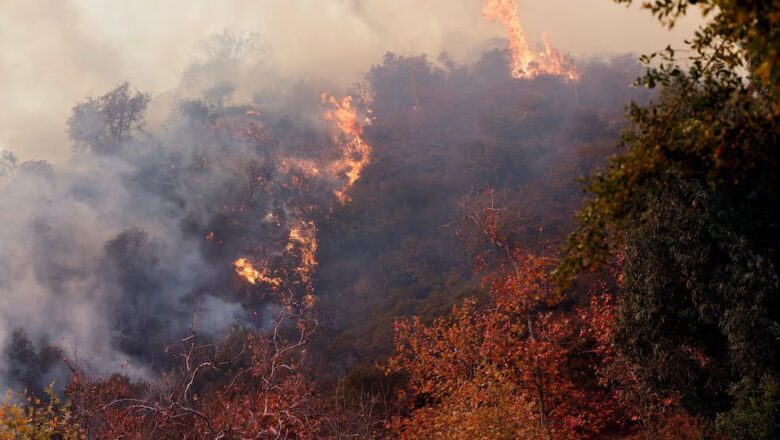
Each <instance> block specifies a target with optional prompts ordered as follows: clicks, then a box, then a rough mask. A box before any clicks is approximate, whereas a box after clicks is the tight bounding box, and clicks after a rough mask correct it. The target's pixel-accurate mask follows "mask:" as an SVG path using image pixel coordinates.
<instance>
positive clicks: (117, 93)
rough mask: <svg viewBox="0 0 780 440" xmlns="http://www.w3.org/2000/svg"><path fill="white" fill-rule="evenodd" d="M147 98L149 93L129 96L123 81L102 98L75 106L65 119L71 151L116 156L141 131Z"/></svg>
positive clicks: (128, 89)
mask: <svg viewBox="0 0 780 440" xmlns="http://www.w3.org/2000/svg"><path fill="white" fill-rule="evenodd" d="M150 99H151V97H150V95H149V94H146V93H141V92H138V91H136V92H135V93H132V92H131V91H130V84H128V83H127V82H125V83H122V84H120V85H119V86H118V87H117V88H115V89H114V90H111V91H110V92H108V93H106V94H105V95H103V96H100V97H98V98H88V99H87V100H86V101H85V102H82V103H80V104H77V105H76V106H75V107H73V110H72V113H71V116H70V118H69V119H68V134H69V135H70V138H71V140H72V141H73V144H74V148H78V149H89V150H90V151H92V152H93V153H96V154H116V153H117V152H118V151H119V149H120V147H121V145H122V143H123V142H126V141H128V140H129V139H131V138H132V137H133V136H134V135H136V134H138V133H141V132H142V131H143V127H144V113H145V112H146V107H147V106H148V105H149V101H150Z"/></svg>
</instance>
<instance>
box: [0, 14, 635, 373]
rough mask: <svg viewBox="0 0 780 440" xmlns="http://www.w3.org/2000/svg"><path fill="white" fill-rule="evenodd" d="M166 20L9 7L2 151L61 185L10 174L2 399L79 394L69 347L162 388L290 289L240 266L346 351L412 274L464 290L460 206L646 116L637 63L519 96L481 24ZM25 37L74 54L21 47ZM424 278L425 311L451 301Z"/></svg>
mask: <svg viewBox="0 0 780 440" xmlns="http://www.w3.org/2000/svg"><path fill="white" fill-rule="evenodd" d="M172 5H173V4H167V7H166V8H165V9H164V10H158V9H156V8H155V6H152V4H151V3H148V2H125V3H122V4H118V5H117V4H113V5H109V4H107V3H106V4H103V3H92V2H86V1H84V2H82V1H75V0H74V1H66V2H50V3H45V4H44V3H40V2H37V3H35V4H32V2H11V3H9V4H8V9H7V12H8V14H4V15H2V16H0V45H2V46H0V48H2V49H6V47H7V48H8V50H0V54H1V55H0V72H2V73H6V72H8V73H9V75H8V76H7V78H8V80H7V81H4V82H3V83H2V84H0V94H2V95H3V96H7V97H8V99H7V100H6V102H7V105H8V106H9V107H10V110H11V111H9V112H3V113H0V115H2V116H0V132H2V133H3V136H4V138H1V139H0V142H2V143H6V144H8V145H5V147H10V149H11V150H14V151H19V152H20V153H21V154H20V156H22V157H23V159H29V158H30V157H36V156H38V155H40V156H41V157H47V158H53V162H54V166H52V165H50V164H49V163H47V162H42V161H29V160H22V159H17V158H15V157H14V156H13V155H9V154H4V155H3V156H2V157H0V206H2V209H1V210H0V225H2V226H0V351H2V355H3V356H4V359H5V361H6V362H2V363H0V385H9V386H15V387H18V386H27V387H35V386H40V385H42V384H43V383H44V382H46V381H48V380H50V379H51V378H52V377H59V378H62V377H64V375H65V372H64V371H63V370H62V367H61V364H58V363H57V362H55V361H54V359H55V358H56V357H57V356H58V354H56V353H57V350H54V349H53V347H57V349H58V350H59V351H61V352H62V354H64V356H66V357H67V358H68V359H70V360H71V361H74V362H77V363H78V364H79V366H80V367H83V368H90V369H94V370H95V371H96V372H98V373H106V372H112V371H118V370H121V371H125V372H127V373H128V374H131V375H134V376H137V377H146V376H149V375H152V374H154V373H155V372H156V371H158V370H159V369H161V368H165V367H166V365H167V364H166V360H165V358H164V357H162V356H161V353H162V352H163V351H164V347H165V345H166V344H167V343H169V342H170V341H173V340H176V339H177V338H180V337H183V336H186V335H187V334H188V333H189V332H191V331H197V332H199V333H202V334H204V336H205V337H206V338H209V337H211V338H219V337H221V336H222V335H224V333H225V332H226V331H228V330H229V329H230V328H231V327H232V326H233V325H243V326H253V327H262V326H263V325H264V324H265V323H266V322H267V321H268V316H269V313H270V312H269V310H275V307H277V306H276V305H274V304H273V301H271V300H270V299H269V292H270V291H271V290H273V288H274V285H273V283H270V284H269V283H262V282H258V283H247V282H246V280H242V279H241V278H240V277H239V276H237V275H236V272H235V270H236V268H237V267H236V265H235V262H236V261H237V259H240V258H243V259H244V260H243V262H244V263H242V264H244V265H243V266H242V268H244V269H246V268H247V267H249V266H246V264H245V263H250V264H251V265H252V266H251V267H252V268H253V270H256V271H257V274H260V275H263V276H267V277H273V278H274V279H280V280H284V286H285V288H289V289H290V290H292V291H295V294H296V295H299V296H302V295H310V294H311V293H312V290H313V288H314V285H315V284H319V285H320V287H321V289H318V291H317V293H318V294H320V293H322V294H323V295H325V296H326V297H327V298H328V299H327V300H326V303H325V304H324V309H323V310H324V311H323V313H325V314H328V320H329V321H330V324H329V325H330V328H331V332H332V333H331V334H335V333H338V332H346V333H348V332H350V331H352V330H353V329H354V328H353V327H351V326H353V325H357V324H359V322H358V321H359V320H360V319H365V320H368V319H371V317H366V316H364V315H365V314H367V313H369V314H370V313H373V311H375V310H376V304H373V303H372V304H369V306H366V307H364V308H363V309H359V308H360V307H361V304H364V302H365V301H366V300H365V298H369V297H371V296H372V294H373V295H374V296H375V297H377V298H378V297H382V296H383V295H384V293H385V292H384V291H383V290H382V289H383V288H385V289H386V290H387V291H388V292H389V293H388V295H387V296H388V297H392V295H396V294H397V293H398V292H399V291H401V290H402V289H401V287H402V286H399V285H397V283H396V282H395V281H392V280H390V281H388V275H387V271H390V270H394V269H396V265H397V264H399V263H398V261H397V260H398V259H399V258H401V257H400V256H403V258H407V257H408V255H412V256H413V257H414V258H417V259H419V260H420V261H422V263H421V264H420V267H431V268H432V269H431V271H433V272H436V271H438V272H441V273H447V272H448V271H450V270H461V269H462V266H461V263H462V259H460V258H459V257H458V256H457V255H456V254H457V252H456V251H455V250H454V244H453V243H454V240H453V237H452V235H451V234H449V235H447V233H445V232H442V231H441V230H440V228H439V226H440V225H441V224H444V223H447V222H448V221H450V220H451V218H452V213H453V209H454V201H455V200H456V199H457V197H460V196H461V195H462V194H464V193H466V192H468V191H469V190H471V189H473V188H475V187H481V186H486V185H493V186H498V187H500V188H504V189H508V188H517V187H519V186H521V185H524V184H526V183H527V182H528V181H529V180H531V179H532V178H533V177H538V176H539V175H542V174H543V173H542V170H546V169H548V168H550V167H551V166H552V165H553V164H555V163H556V162H557V161H559V160H560V159H561V158H563V157H566V155H568V154H571V153H572V151H574V150H575V148H576V147H577V146H579V145H581V144H583V143H585V144H588V143H592V142H595V141H597V140H600V139H603V138H606V137H611V138H614V137H615V136H616V132H617V127H616V123H615V121H616V120H619V119H620V115H621V114H622V107H623V105H625V103H626V102H627V101H628V100H629V99H640V100H641V99H646V98H647V96H648V95H647V94H646V93H643V92H639V91H635V90H631V89H629V88H628V83H629V82H630V81H631V79H632V78H633V77H634V76H636V75H637V74H638V73H639V70H638V66H637V65H636V63H634V62H631V61H628V60H627V59H620V58H618V59H614V60H611V61H609V62H604V61H599V60H594V61H591V62H585V61H584V60H583V58H580V66H579V67H580V68H581V71H582V78H581V81H579V82H577V83H567V82H565V81H563V80H562V79H561V78H558V77H555V76H549V75H541V76H539V77H537V78H535V79H533V80H516V79H514V78H512V77H511V76H510V75H509V68H508V59H507V53H506V52H505V51H504V50H503V48H504V47H505V41H504V40H503V39H500V38H499V39H496V38H494V37H497V36H502V35H503V30H502V29H501V28H500V27H496V26H491V25H490V24H488V23H486V22H485V20H484V19H483V17H482V15H481V12H480V9H481V6H482V5H481V2H479V1H462V2H453V1H451V0H431V1H429V2H423V3H420V2H417V1H412V0H403V1H399V2H392V4H391V3H390V2H384V1H380V0H365V1H356V0H353V1H346V0H344V1H337V0H334V1H331V2H325V1H323V2H320V1H303V0H300V1H297V0H296V1H290V2H285V3H284V4H282V3H279V2H270V1H243V0H234V1H231V2H225V3H220V4H219V6H217V3H212V2H202V3H198V2H194V3H193V2H181V3H180V4H179V6H180V7H178V8H177V7H174V6H172ZM4 7H5V5H4ZM25 19H27V21H26V25H27V26H29V27H30V29H32V31H31V32H33V33H34V34H35V35H36V38H34V39H32V41H51V42H56V44H53V45H50V46H49V45H46V47H45V49H42V50H35V48H34V47H33V46H30V44H32V43H22V42H21V41H22V39H21V38H19V36H20V35H21V30H20V29H21V28H20V27H19V25H18V23H17V22H21V21H22V20H25ZM531 27H532V26H529V28H531ZM225 28H230V29H239V31H234V32H227V31H224V30H223V29H225ZM139 29H143V30H144V32H143V33H140V32H139V31H138V30H139ZM242 29H243V30H242ZM551 34H552V35H553V38H554V41H557V40H555V33H554V32H551ZM206 35H211V36H206ZM6 37H7V38H6ZM8 41H13V42H17V43H18V44H16V45H13V44H9V43H7V42H8ZM556 45H557V46H558V47H561V48H562V49H564V50H566V48H567V42H566V41H565V40H564V39H562V40H560V44H556ZM387 50H393V51H395V52H397V53H398V54H393V53H386V51H387ZM444 51H446V52H447V54H445V55H441V56H439V54H441V53H442V52H444ZM23 53H24V54H32V55H31V58H30V59H29V60H26V62H24V63H19V62H18V60H19V59H20V57H22V54H23ZM385 53H386V55H385V56H384V58H382V55H383V54H385ZM404 54H406V55H404ZM419 54H433V57H426V56H425V55H419ZM25 56H27V55H25ZM432 59H435V60H436V61H431V60H432ZM372 65H374V66H373V67H370V66H372ZM46 66H58V69H59V70H58V73H52V72H51V69H47V68H46ZM31 78H35V81H37V83H31V82H30V81H32V80H31ZM125 79H129V80H130V84H132V86H129V85H127V84H126V83H125V84H122V85H120V86H119V87H116V85H117V84H121V82H122V81H123V80H125ZM136 87H137V88H138V89H140V90H143V91H151V92H152V93H153V95H151V96H150V95H145V94H144V93H140V92H136V91H135V90H134V88H136ZM50 90H55V91H56V92H55V93H48V91H50ZM95 90H97V92H95ZM109 90H110V91H109ZM105 91H109V92H108V93H105ZM328 91H336V92H338V93H336V94H335V96H334V97H331V96H330V95H323V93H324V92H328ZM342 96H346V97H343V98H342ZM85 97H87V98H86V99H85ZM74 104H76V106H75V107H73V106H74ZM9 115H11V116H9ZM69 116H70V118H69ZM323 116H325V117H323ZM11 127H13V129H11ZM66 134H69V135H70V137H71V139H64V137H65V136H67V135H66ZM71 146H75V147H76V148H75V149H74V152H73V153H72V154H71V153H68V154H64V153H63V152H64V151H69V150H70V147H71ZM0 147H3V145H1V144H0ZM0 149H2V148H0ZM369 163H371V165H368V164H369ZM561 197H568V195H566V196H561ZM353 198H354V200H351V199H353ZM361 214H362V215H363V217H361ZM365 216H368V219H366V217H365ZM355 221H361V222H364V223H360V224H353V222H355ZM390 227H392V228H393V230H392V231H390V230H389V228H390ZM412 237H416V238H414V239H413V238H412ZM318 240H323V241H324V249H322V248H318V243H319V242H318ZM417 243H426V244H428V245H430V246H429V247H424V246H422V245H418V244H417ZM371 244H372V245H374V246H375V248H373V249H368V250H367V249H366V247H367V246H369V245H371ZM418 246H419V247H418ZM369 247H370V246H369ZM315 254H316V255H315ZM399 255H400V256H399ZM318 256H319V257H322V258H320V262H319V263H318V261H317V260H316V258H315V257H318ZM323 258H324V259H323ZM431 261H435V263H431ZM318 264H321V265H322V266H324V267H323V270H322V274H321V276H320V275H319V274H318V275H317V276H315V275H314V270H315V268H316V267H317V265H318ZM399 270H400V269H399ZM404 270H407V269H404ZM383 271H385V272H383ZM402 272H403V271H402ZM251 274H252V275H253V276H254V275H256V274H255V273H254V272H251ZM394 275H399V274H398V273H395V274H394ZM448 276H449V277H450V281H447V282H446V283H453V282H454V281H451V280H460V278H459V277H458V276H456V275H453V274H452V273H450V274H449V275H448ZM410 278H411V279H413V280H417V281H415V282H417V283H418V284H415V282H412V281H409V283H408V284H407V285H404V286H403V288H409V291H410V292H413V295H415V298H416V301H418V302H422V301H423V298H425V297H427V296H430V295H433V293H432V292H433V291H434V290H436V289H442V285H445V284H446V283H445V282H441V285H439V286H438V287H436V288H434V287H432V286H431V285H425V286H421V285H420V284H419V283H421V282H422V281H419V280H422V279H425V280H426V281H425V282H429V283H434V282H433V281H431V280H430V279H426V278H425V277H424V276H422V275H417V274H411V275H410V274H408V273H406V272H403V273H401V274H400V275H399V276H398V277H397V279H398V280H406V279H410ZM257 279H260V278H259V277H257ZM436 282H438V281H436ZM458 282H460V281H458ZM280 284H281V283H280ZM393 289H395V290H393ZM377 292H381V293H382V295H380V294H377ZM351 294H354V295H355V298H359V300H355V301H353V299H354V298H350V297H348V296H347V297H346V298H345V297H344V296H343V295H351ZM391 294H392V295H391ZM408 295H409V294H407V296H408ZM399 296H400V294H399ZM361 301H363V302H361ZM370 301H373V300H369V302H370ZM380 304H381V302H380ZM342 306H343V307H342ZM390 309H391V308H388V310H390ZM407 311H408V310H407ZM402 312H403V311H399V313H402ZM350 314H351V316H344V315H350ZM361 314H363V316H361ZM342 318H343V319H342ZM387 328H389V325H387ZM58 365H59V366H58Z"/></svg>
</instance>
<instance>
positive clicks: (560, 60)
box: [482, 0, 580, 81]
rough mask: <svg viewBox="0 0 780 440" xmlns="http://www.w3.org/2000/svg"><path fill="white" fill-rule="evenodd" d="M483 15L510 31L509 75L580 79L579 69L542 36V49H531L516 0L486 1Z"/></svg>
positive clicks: (569, 79) (516, 76)
mask: <svg viewBox="0 0 780 440" xmlns="http://www.w3.org/2000/svg"><path fill="white" fill-rule="evenodd" d="M482 15H484V16H485V18H486V19H488V20H491V21H492V20H498V21H500V22H501V24H502V25H504V27H505V28H506V29H507V32H509V53H510V55H511V56H512V76H513V77H515V78H533V77H535V76H537V75H542V74H549V75H559V76H562V77H564V78H566V79H567V80H568V81H577V80H579V79H580V72H579V71H578V70H577V68H576V67H575V66H574V65H573V64H572V63H571V62H570V61H569V60H567V59H566V57H564V56H563V55H562V54H561V53H560V52H559V51H557V50H556V49H554V48H553V47H551V46H550V44H549V41H548V40H547V36H544V52H536V51H534V50H532V49H531V47H530V46H529V45H528V40H526V37H525V32H524V31H523V26H522V25H521V24H520V16H519V15H518V14H517V4H516V3H515V0H485V6H484V7H483V8H482Z"/></svg>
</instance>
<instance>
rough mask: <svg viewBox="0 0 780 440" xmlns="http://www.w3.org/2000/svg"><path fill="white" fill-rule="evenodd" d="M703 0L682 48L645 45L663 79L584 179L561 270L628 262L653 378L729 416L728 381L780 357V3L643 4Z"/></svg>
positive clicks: (626, 310)
mask: <svg viewBox="0 0 780 440" xmlns="http://www.w3.org/2000/svg"><path fill="white" fill-rule="evenodd" d="M616 1H617V2H618V3H631V1H630V0H616ZM694 5H698V6H699V7H701V9H702V11H703V12H704V14H705V16H706V17H707V18H708V21H707V23H706V24H705V25H704V26H703V27H702V28H701V29H699V30H698V31H697V32H696V34H695V37H694V38H693V39H692V40H691V41H690V43H689V46H690V47H689V50H687V51H685V52H683V53H685V54H686V56H685V58H681V57H680V56H678V54H679V53H680V51H679V50H677V51H676V50H675V49H673V48H671V47H667V48H666V49H665V50H664V51H662V52H659V53H656V54H652V55H649V56H645V57H643V61H644V62H646V63H647V64H648V70H647V74H646V75H645V76H644V77H643V78H642V79H640V81H639V82H640V83H641V84H644V85H646V86H648V87H651V88H652V87H656V86H660V88H661V92H660V93H659V95H658V99H657V100H656V101H655V102H653V103H651V104H650V105H648V106H644V107H640V106H637V105H632V106H631V107H630V110H629V116H630V120H631V125H630V127H629V129H627V131H626V132H625V134H624V137H623V142H622V150H621V152H620V154H618V155H616V156H615V157H613V158H612V159H611V160H610V163H609V165H608V166H607V167H606V168H604V169H601V170H599V171H597V172H596V173H594V174H593V175H591V176H590V177H589V178H588V179H587V187H586V189H587V191H588V192H589V193H590V198H589V201H588V203H587V204H586V206H585V207H584V208H583V209H582V210H581V211H580V212H579V213H578V216H577V220H578V226H577V228H576V230H575V232H574V233H573V234H572V235H571V237H570V239H569V242H568V249H567V257H566V258H565V259H564V261H563V262H562V264H561V265H560V266H559V267H558V269H557V270H556V274H557V276H558V277H559V280H560V281H561V283H562V285H564V286H565V285H567V284H568V283H569V282H571V280H572V279H573V277H574V276H575V274H576V273H578V272H580V271H583V270H595V269H599V268H603V267H604V266H605V265H608V264H621V266H622V270H623V279H622V284H621V295H620V310H619V316H618V322H619V330H618V341H619V342H620V346H621V349H622V351H623V352H625V353H626V354H627V355H628V356H629V357H630V358H631V359H632V360H633V361H634V362H635V364H636V365H637V366H638V368H637V370H638V372H639V373H640V374H639V376H640V377H641V378H642V379H643V380H644V381H646V382H647V383H648V384H649V385H651V386H653V387H655V388H656V389H660V390H662V391H665V392H669V391H671V392H676V393H679V394H680V395H681V396H682V397H683V402H684V404H685V405H686V406H687V408H688V409H689V410H692V411H694V412H697V413H701V414H705V415H708V416H714V415H715V414H716V413H723V415H722V416H721V418H723V417H728V416H727V415H726V413H727V412H728V411H730V410H731V409H732V408H735V403H734V402H735V399H734V397H733V396H731V395H730V394H729V389H730V384H735V383H748V384H750V383H759V382H760V380H761V378H762V377H765V376H768V377H777V375H778V369H777V366H778V365H780V316H779V314H780V307H778V306H780V304H778V293H780V281H778V251H779V250H780V222H779V221H778V219H780V198H779V197H778V183H779V182H778V179H779V178H780V167H779V166H778V164H780V150H778V148H777V145H779V144H780V142H778V141H780V139H778V137H780V129H778V127H780V125H778V118H779V117H780V99H778V98H780V67H778V62H777V54H778V48H779V47H780V32H778V29H780V3H779V2H777V1H735V0H709V1H707V0H705V1H689V0H655V1H649V2H645V3H644V7H646V8H647V9H649V10H650V11H651V12H652V13H653V14H654V15H655V16H656V17H657V18H658V19H659V20H660V21H661V22H662V23H664V24H665V25H667V26H669V27H671V26H674V23H675V21H676V20H677V19H678V18H680V17H682V16H683V15H685V14H686V13H687V12H689V9H690V8H691V7H692V6H694ZM682 66H685V67H682ZM732 394H733V393H732ZM737 400H738V399H737ZM743 407H744V406H743ZM741 411H747V410H744V409H743V410H741ZM765 413H766V412H765ZM743 418H744V417H743ZM724 420H725V419H724ZM769 423H770V425H772V426H774V425H776V423H775V422H769ZM773 423H774V425H773ZM775 429H776V428H775ZM732 435H733V432H732ZM777 435H778V431H774V432H773V436H777ZM737 438H739V437H737Z"/></svg>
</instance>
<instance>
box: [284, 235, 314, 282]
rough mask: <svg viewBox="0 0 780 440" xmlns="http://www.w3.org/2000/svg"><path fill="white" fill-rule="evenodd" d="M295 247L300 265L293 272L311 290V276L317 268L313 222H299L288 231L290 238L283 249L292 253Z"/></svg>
mask: <svg viewBox="0 0 780 440" xmlns="http://www.w3.org/2000/svg"><path fill="white" fill-rule="evenodd" d="M296 247H297V248H298V249H299V253H300V259H301V265H300V266H299V267H298V268H297V269H295V270H296V272H298V274H299V276H300V278H301V280H302V281H303V282H304V283H306V286H307V288H309V290H311V288H312V286H311V281H312V275H313V274H314V270H315V269H316V268H317V257H316V254H317V227H316V225H315V224H314V222H313V221H300V222H299V223H298V224H297V225H296V226H293V227H292V228H291V229H290V238H289V241H288V242H287V247H286V248H285V249H286V250H287V251H288V252H293V251H294V250H295V248H296Z"/></svg>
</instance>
